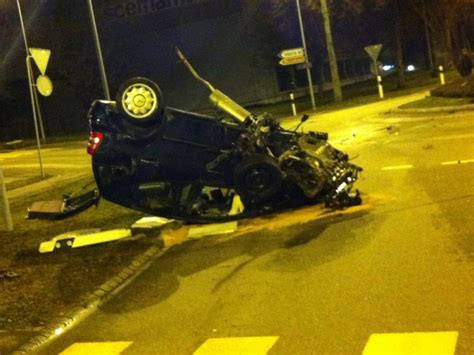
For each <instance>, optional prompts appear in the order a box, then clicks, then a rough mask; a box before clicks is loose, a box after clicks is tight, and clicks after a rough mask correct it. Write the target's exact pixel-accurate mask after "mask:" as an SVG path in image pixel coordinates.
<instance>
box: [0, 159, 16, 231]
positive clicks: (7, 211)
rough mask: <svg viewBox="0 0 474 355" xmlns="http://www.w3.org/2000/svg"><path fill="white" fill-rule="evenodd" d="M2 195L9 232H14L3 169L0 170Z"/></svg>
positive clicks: (0, 190)
mask: <svg viewBox="0 0 474 355" xmlns="http://www.w3.org/2000/svg"><path fill="white" fill-rule="evenodd" d="M0 194H1V195H2V211H3V218H4V220H5V224H6V225H7V231H12V230H13V222H12V215H11V213H10V205H9V203H8V198H7V188H6V186H5V178H4V176H3V169H2V168H0Z"/></svg>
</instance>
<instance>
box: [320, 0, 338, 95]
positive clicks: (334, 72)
mask: <svg viewBox="0 0 474 355" xmlns="http://www.w3.org/2000/svg"><path fill="white" fill-rule="evenodd" d="M321 10H322V13H323V19H324V32H325V33H326V47H327V48H328V56H329V64H330V66H331V81H332V88H333V90H334V99H335V100H336V101H342V89H341V79H340V77H339V68H338V67H337V57H336V51H335V49H334V40H333V37H332V29H331V18H330V15H329V8H328V3H327V0H321Z"/></svg>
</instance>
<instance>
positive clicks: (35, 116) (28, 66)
mask: <svg viewBox="0 0 474 355" xmlns="http://www.w3.org/2000/svg"><path fill="white" fill-rule="evenodd" d="M16 4H17V6H18V15H19V16H20V23H21V31H22V33H23V41H24V42H25V50H26V70H27V73H28V86H29V88H30V97H31V108H32V110H33V120H34V123H35V133H36V145H37V148H38V160H39V165H40V173H41V177H42V178H44V170H43V159H42V157H41V142H40V132H39V127H38V121H39V122H40V125H41V128H42V127H43V124H42V122H41V113H40V112H39V105H38V103H39V100H38V96H37V93H36V89H34V88H33V71H32V68H31V56H30V53H29V48H28V41H27V39H26V30H25V23H24V22H23V14H22V11H21V5H20V0H16ZM38 116H39V117H38ZM41 130H42V129H41ZM42 131H43V130H42ZM43 138H44V133H43Z"/></svg>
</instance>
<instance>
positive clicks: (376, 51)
mask: <svg viewBox="0 0 474 355" xmlns="http://www.w3.org/2000/svg"><path fill="white" fill-rule="evenodd" d="M381 50H382V45H381V44H376V45H374V46H368V47H365V51H366V52H367V54H368V55H369V56H370V58H372V60H373V61H374V62H375V61H376V60H377V59H378V58H379V55H380V51H381Z"/></svg>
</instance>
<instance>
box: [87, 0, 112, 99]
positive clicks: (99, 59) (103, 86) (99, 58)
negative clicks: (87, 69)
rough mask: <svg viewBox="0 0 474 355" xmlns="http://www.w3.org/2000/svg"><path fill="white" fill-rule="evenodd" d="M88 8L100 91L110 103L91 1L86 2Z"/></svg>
mask: <svg viewBox="0 0 474 355" xmlns="http://www.w3.org/2000/svg"><path fill="white" fill-rule="evenodd" d="M87 4H88V6H89V16H90V18H91V24H92V32H93V33H94V43H95V49H96V53H97V61H98V62H99V70H100V77H101V79H102V89H103V91H104V97H105V99H106V100H108V101H110V91H109V84H108V82H107V75H106V73H105V66H104V58H103V56H102V48H101V47H100V40H99V32H98V31H97V23H96V21H95V14H94V6H93V5H92V0H87Z"/></svg>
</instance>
